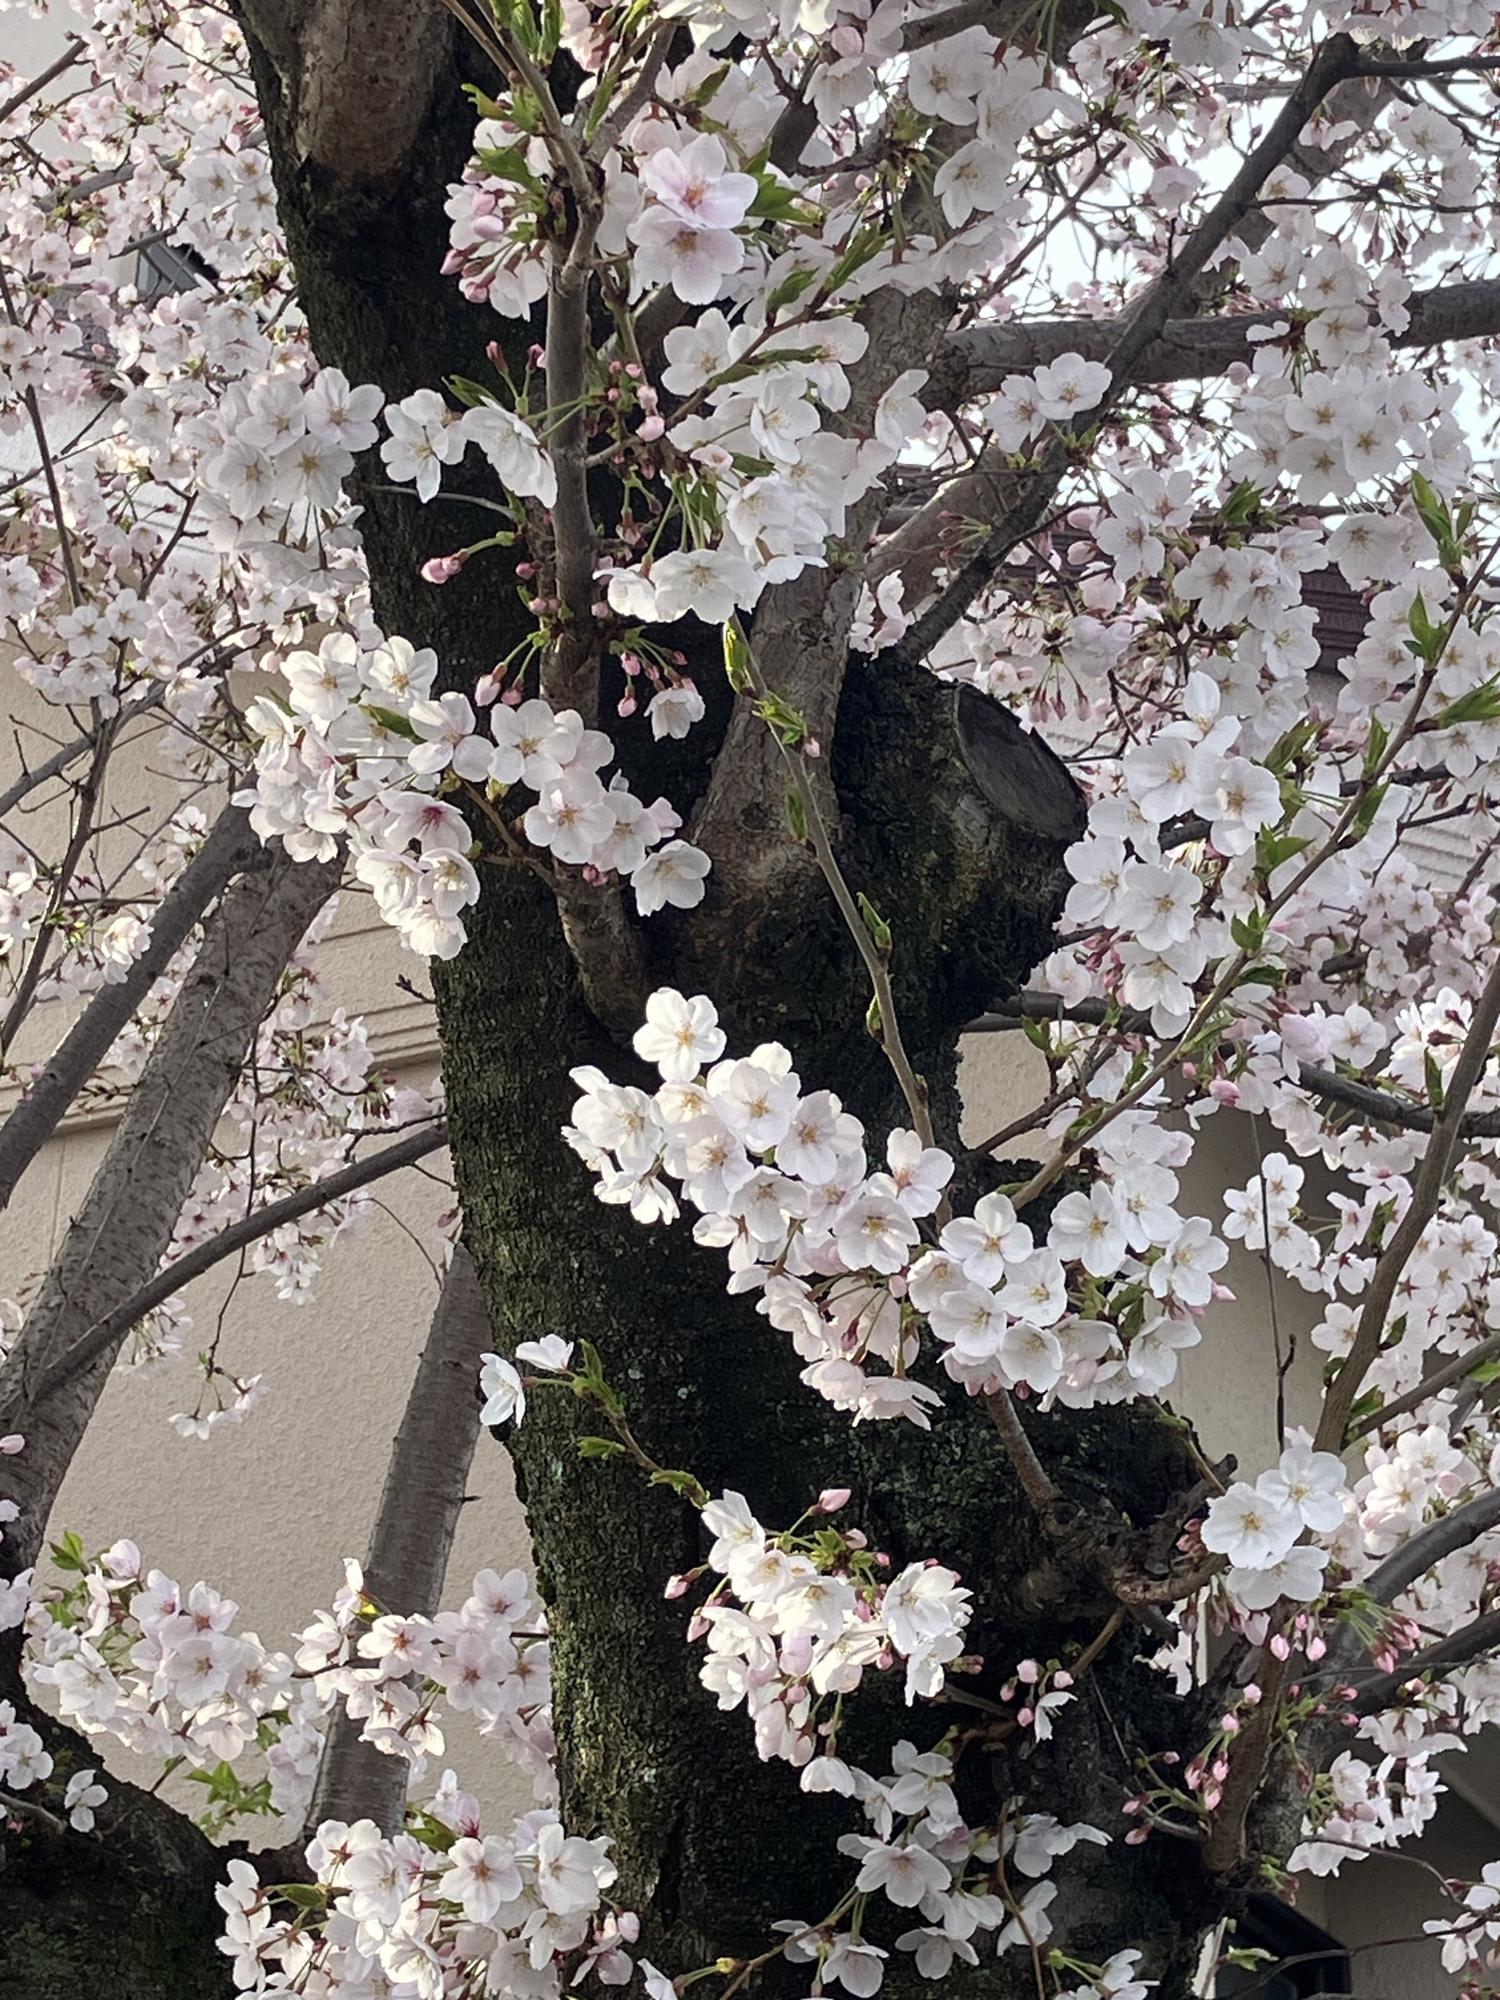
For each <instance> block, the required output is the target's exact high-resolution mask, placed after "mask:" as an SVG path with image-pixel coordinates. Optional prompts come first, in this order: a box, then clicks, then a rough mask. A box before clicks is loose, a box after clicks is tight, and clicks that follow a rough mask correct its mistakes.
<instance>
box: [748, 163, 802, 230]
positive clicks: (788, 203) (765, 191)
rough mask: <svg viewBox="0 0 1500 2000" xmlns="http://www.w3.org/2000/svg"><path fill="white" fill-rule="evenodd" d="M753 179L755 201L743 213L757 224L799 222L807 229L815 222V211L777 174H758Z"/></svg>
mask: <svg viewBox="0 0 1500 2000" xmlns="http://www.w3.org/2000/svg"><path fill="white" fill-rule="evenodd" d="M755 179H756V187H755V199H754V201H752V202H751V204H750V206H749V208H748V209H746V211H745V213H746V214H747V215H748V216H751V217H753V218H754V219H755V220H756V221H758V222H801V223H804V224H806V226H807V227H808V228H812V227H813V225H814V224H815V223H816V222H817V220H818V217H817V213H816V211H815V210H814V209H811V208H809V207H808V205H807V203H806V202H805V201H803V200H802V199H801V197H800V196H799V195H798V193H797V190H796V189H795V188H792V187H788V186H787V184H786V182H785V181H784V180H782V178H781V177H780V175H779V174H774V173H760V174H757V175H756V177H755Z"/></svg>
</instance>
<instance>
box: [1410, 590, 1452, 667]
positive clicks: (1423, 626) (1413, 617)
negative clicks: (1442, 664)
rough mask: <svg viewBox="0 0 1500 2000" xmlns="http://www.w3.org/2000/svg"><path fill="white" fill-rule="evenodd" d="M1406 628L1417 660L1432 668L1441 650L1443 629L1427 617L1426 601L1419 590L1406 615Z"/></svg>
mask: <svg viewBox="0 0 1500 2000" xmlns="http://www.w3.org/2000/svg"><path fill="white" fill-rule="evenodd" d="M1406 627H1407V630H1408V631H1409V632H1410V633H1411V636H1412V638H1413V639H1414V640H1415V642H1416V648H1417V658H1418V659H1419V660H1421V661H1422V662H1423V663H1424V665H1426V666H1429V667H1430V666H1432V665H1433V664H1434V663H1435V662H1436V660H1437V657H1438V654H1439V653H1440V652H1441V651H1442V648H1443V627H1442V626H1441V625H1434V624H1433V622H1432V620H1431V618H1430V617H1429V616H1428V615H1427V604H1426V600H1425V599H1424V598H1423V596H1422V593H1421V591H1420V590H1419V591H1418V592H1417V594H1416V597H1415V599H1414V600H1413V602H1412V607H1411V610H1410V611H1409V612H1408V613H1407V614H1406Z"/></svg>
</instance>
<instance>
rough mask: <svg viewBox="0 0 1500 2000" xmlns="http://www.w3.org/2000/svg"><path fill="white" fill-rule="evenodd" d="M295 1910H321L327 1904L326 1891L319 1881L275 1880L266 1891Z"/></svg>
mask: <svg viewBox="0 0 1500 2000" xmlns="http://www.w3.org/2000/svg"><path fill="white" fill-rule="evenodd" d="M266 1893H267V1895H270V1896H277V1897H279V1898H280V1900H281V1901H282V1902H283V1903H290V1904H291V1905H292V1907H293V1909H296V1910H322V1909H326V1908H327V1906H328V1891H327V1890H326V1889H325V1888H324V1887H323V1885H322V1884H321V1883H320V1882H276V1883H273V1884H272V1885H271V1886H270V1887H269V1888H268V1889H267V1891H266Z"/></svg>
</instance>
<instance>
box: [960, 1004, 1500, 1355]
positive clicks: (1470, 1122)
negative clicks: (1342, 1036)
mask: <svg viewBox="0 0 1500 2000" xmlns="http://www.w3.org/2000/svg"><path fill="white" fill-rule="evenodd" d="M1023 1020H1025V1021H1075V1022H1077V1023H1078V1024H1079V1025H1080V1026H1081V1027H1088V1028H1104V1027H1109V1028H1113V1029H1115V1030H1116V1031H1117V1032H1118V1033H1120V1034H1122V1035H1146V1036H1150V1037H1151V1038H1152V1039H1153V1040H1157V1041H1160V1040H1161V1039H1162V1037H1161V1036H1159V1035H1158V1034H1157V1033H1156V1030H1155V1029H1154V1028H1153V1027H1152V1025H1151V1016H1150V1014H1149V1013H1147V1012H1146V1011H1145V1010H1144V1009H1143V1008H1135V1007H1122V1008H1118V1009H1116V1010H1115V1011H1114V1012H1113V1013H1111V1011H1110V1009H1109V1007H1108V1006H1107V1005H1106V1003H1105V1002H1104V1001H1103V1000H1094V999H1089V1000H1075V1001H1065V1000H1062V999H1060V998H1058V997H1057V996H1056V995H1054V994H1051V993H1018V994H1017V995H1016V996H1015V997H1014V998H1013V999H1010V1000H997V1001H996V1002H995V1005H994V1006H993V1007H992V1008H991V1009H990V1011H989V1012H988V1013H987V1014H980V1015H978V1016H977V1017H976V1018H975V1019H974V1020H972V1021H970V1022H969V1024H968V1026H967V1027H966V1028H965V1029H964V1033H965V1034H966V1035H989V1034H999V1033H1004V1032H1005V1031H1006V1030H1008V1029H1014V1028H1017V1027H1019V1026H1020V1024H1021V1022H1022V1021H1023ZM1296 1082H1297V1085H1298V1088H1299V1089H1302V1090H1306V1091H1310V1092H1311V1093H1312V1094H1313V1095H1314V1096H1315V1097H1326V1098H1328V1099H1329V1100H1330V1101H1331V1102H1333V1103H1335V1104H1345V1105H1347V1106H1348V1107H1349V1109H1350V1110H1351V1111H1357V1112H1359V1113H1360V1115H1361V1116H1362V1117H1364V1118H1369V1119H1373V1120H1374V1121H1375V1122H1376V1123H1377V1124H1380V1125H1395V1126H1399V1127H1400V1128H1401V1130H1403V1131H1406V1132H1431V1131H1432V1130H1433V1128H1434V1126H1435V1125H1436V1123H1437V1121H1438V1118H1439V1116H1440V1114H1439V1113H1438V1112H1436V1111H1434V1110H1433V1109H1432V1107H1431V1106H1430V1105H1426V1104H1409V1103H1407V1101H1406V1100H1405V1099H1404V1098H1401V1097H1397V1096H1396V1095H1395V1094H1394V1092H1392V1091H1387V1090H1380V1089H1377V1088H1376V1086H1375V1085H1374V1084H1371V1083H1360V1082H1359V1081H1358V1080H1357V1079H1356V1078H1354V1077H1350V1076H1340V1075H1339V1073H1338V1071H1337V1070H1331V1069H1323V1068H1322V1067H1321V1066H1320V1065H1319V1064H1317V1063H1302V1064H1301V1065H1300V1066H1299V1067H1298V1071H1297V1077H1296ZM1458 1129H1459V1137H1460V1139H1462V1140H1465V1141H1471V1140H1476V1139H1500V1111H1471V1112H1466V1113H1465V1114H1464V1116H1463V1118H1462V1119H1461V1120H1460V1122H1459V1128H1458ZM1460 1372H1463V1371H1460ZM1453 1379H1455V1380H1456V1379H1457V1377H1454V1378H1453Z"/></svg>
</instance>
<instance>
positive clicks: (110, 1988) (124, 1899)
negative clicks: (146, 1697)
mask: <svg viewBox="0 0 1500 2000" xmlns="http://www.w3.org/2000/svg"><path fill="white" fill-rule="evenodd" d="M29 1719H30V1720H31V1721H32V1722H33V1723H35V1725H36V1726H37V1728H39V1729H41V1730H42V1731H43V1733H44V1734H45V1736H46V1739H47V1747H48V1748H49V1750H50V1751H51V1752H52V1754H53V1756H54V1758H55V1759H56V1760H57V1766H56V1768H57V1773H58V1774H59V1775H62V1774H65V1773H67V1772H70V1771H73V1770H79V1769H83V1768H86V1767H89V1766H92V1765H95V1764H96V1763H97V1761H98V1760H97V1755H96V1753H95V1752H94V1751H93V1749H92V1748H91V1746H90V1745H89V1744H88V1743H87V1742H86V1741H85V1739H84V1738H83V1737H81V1736H79V1735H77V1734H76V1733H75V1732H74V1731H73V1730H71V1729H65V1728H63V1727H62V1726H61V1725H60V1724H58V1723H56V1722H53V1721H52V1720H51V1718H50V1717H45V1716H42V1715H41V1714H40V1712H33V1713H32V1714H31V1716H30V1718H29ZM108 1788H109V1798H108V1801H107V1802H106V1803H105V1805H104V1806H102V1807H101V1808H100V1811H99V1818H98V1824H97V1825H96V1826H95V1828H94V1830H93V1831H92V1832H91V1833H75V1832H74V1831H73V1829H72V1828H71V1827H64V1828H62V1830H61V1831H57V1830H55V1829H53V1828H51V1827H49V1826H47V1825H45V1824H43V1823H42V1822H41V1821H39V1820H38V1819H37V1818H35V1817H34V1816H33V1815H30V1814H21V1813H17V1814H16V1815H15V1816H14V1817H13V1818H12V1819H11V1820H10V1821H9V1823H7V1822H6V1821H5V1820H4V1819H3V1817H0V1993H3V1994H4V1995H5V2000H86V1996H89V1995H93V1994H98V1995H99V1996H100V2000H105V1996H107V2000H231V1996H232V1994H233V1991H234V1988H233V1985H232V1982H231V1980H230V1977H229V1960H228V1959H227V1958H225V1957H224V1956H223V1955H222V1954H221V1953H220V1952H219V1951H218V1950H217V1949H216V1948H215V1939H216V1938H217V1936H218V1933H219V1930H220V1928H221V1912H220V1910H219V1907H218V1905H217V1904H216V1903H215V1901H214V1889H215V1887H216V1885H217V1884H218V1883H219V1882H221V1881H222V1880H223V1879H224V1864H225V1861H226V1859H227V1853H228V1852H230V1851H233V1850H225V1849H224V1848H221V1847H215V1846H214V1844H213V1842H212V1841H211V1840H209V1839H208V1837H207V1836H206V1835H205V1834H202V1833H200V1832H199V1831H198V1829H197V1827H195V1826H194V1825H193V1823H192V1821H191V1820H190V1819H187V1818H185V1817H184V1816H183V1815H182V1814H181V1813H178V1812H174V1811H173V1810H172V1808H171V1807H170V1806H167V1805H164V1804H163V1802H162V1801H161V1800H160V1799H158V1798H154V1797H152V1796H151V1795H150V1794H149V1793H148V1792H144V1791H141V1790H140V1789H139V1787H137V1786H135V1785H130V1784H126V1783H125V1782H124V1781H123V1780H122V1779H120V1778H117V1777H115V1776H114V1775H113V1774H111V1775H110V1776H109V1778H108ZM49 1789H50V1788H49ZM241 1851H243V1850H241Z"/></svg>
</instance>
